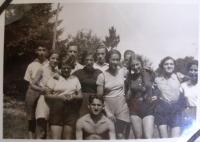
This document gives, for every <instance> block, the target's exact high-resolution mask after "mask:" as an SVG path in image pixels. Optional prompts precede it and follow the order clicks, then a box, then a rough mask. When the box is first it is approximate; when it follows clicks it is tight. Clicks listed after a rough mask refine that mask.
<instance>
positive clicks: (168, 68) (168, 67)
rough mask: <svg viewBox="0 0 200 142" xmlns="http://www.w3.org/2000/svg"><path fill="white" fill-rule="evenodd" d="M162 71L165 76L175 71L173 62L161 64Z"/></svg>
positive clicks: (168, 61) (170, 60)
mask: <svg viewBox="0 0 200 142" xmlns="http://www.w3.org/2000/svg"><path fill="white" fill-rule="evenodd" d="M163 69H164V71H165V73H166V74H172V73H173V72H174V69H175V64H174V61H173V60H172V59H168V60H166V61H165V62H164V64H163Z"/></svg>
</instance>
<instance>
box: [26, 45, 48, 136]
mask: <svg viewBox="0 0 200 142" xmlns="http://www.w3.org/2000/svg"><path fill="white" fill-rule="evenodd" d="M36 55H37V57H36V59H35V60H34V61H33V62H31V63H30V64H29V65H28V67H27V69H26V73H25V76H24V80H25V81H27V82H28V83H29V85H30V84H31V83H32V82H33V79H34V78H35V76H36V73H37V71H38V70H39V69H40V68H42V66H45V65H46V66H47V65H48V60H47V49H46V47H43V46H38V47H37V49H36ZM39 96H40V93H39V92H37V91H34V90H33V89H31V87H29V88H28V90H27V92H26V99H25V104H26V109H27V117H28V118H27V119H28V132H29V138H30V139H32V138H35V130H36V120H35V109H36V105H37V101H38V98H39Z"/></svg>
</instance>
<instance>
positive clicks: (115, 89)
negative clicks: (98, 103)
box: [97, 69, 124, 97]
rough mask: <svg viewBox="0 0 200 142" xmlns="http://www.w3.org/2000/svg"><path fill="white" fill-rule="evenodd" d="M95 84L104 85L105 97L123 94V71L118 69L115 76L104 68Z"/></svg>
mask: <svg viewBox="0 0 200 142" xmlns="http://www.w3.org/2000/svg"><path fill="white" fill-rule="evenodd" d="M97 85H102V86H104V90H105V91H104V95H105V97H116V96H118V95H124V71H123V70H121V69H119V70H118V73H117V75H116V76H113V75H112V74H110V73H109V72H108V70H106V71H105V72H103V73H101V74H100V75H99V76H98V79H97Z"/></svg>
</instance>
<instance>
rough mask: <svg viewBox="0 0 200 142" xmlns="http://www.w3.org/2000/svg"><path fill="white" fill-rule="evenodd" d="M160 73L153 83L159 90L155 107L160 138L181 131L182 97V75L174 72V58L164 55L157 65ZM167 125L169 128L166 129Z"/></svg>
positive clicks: (177, 133)
mask: <svg viewBox="0 0 200 142" xmlns="http://www.w3.org/2000/svg"><path fill="white" fill-rule="evenodd" d="M159 70H160V74H159V75H158V77H156V79H155V83H156V85H157V87H158V89H159V90H160V92H161V95H160V96H159V100H158V103H157V105H156V108H155V116H156V124H157V125H158V129H159V132H160V137H161V138H168V137H170V134H168V132H170V133H171V137H178V136H180V133H181V127H180V126H181V117H182V111H183V109H184V97H183V95H181V93H180V86H181V82H182V80H183V78H184V76H183V75H182V74H180V73H177V72H175V60H174V59H173V58H172V57H165V58H164V59H163V60H162V61H161V63H160V65H159ZM168 127H169V128H170V129H169V130H170V131H168Z"/></svg>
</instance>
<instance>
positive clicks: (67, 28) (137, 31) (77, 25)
mask: <svg viewBox="0 0 200 142" xmlns="http://www.w3.org/2000/svg"><path fill="white" fill-rule="evenodd" d="M61 5H62V6H63V9H62V11H61V12H60V13H59V19H62V20H63V22H62V23H61V25H60V28H63V29H64V32H63V35H62V37H61V38H64V37H66V36H67V35H68V34H71V35H75V34H76V33H77V31H79V30H85V31H87V30H92V33H93V34H96V35H97V36H98V37H100V38H101V39H102V40H103V39H104V38H105V36H106V35H108V29H109V28H110V27H111V26H114V27H115V28H116V31H117V34H119V35H120V43H119V44H118V46H117V49H118V50H120V51H121V53H122V54H123V52H124V51H125V50H127V49H131V50H133V51H134V52H135V53H137V54H141V55H144V56H146V57H147V58H148V59H149V60H150V61H151V62H152V63H153V68H157V66H158V64H159V62H160V60H161V59H162V58H164V57H166V56H172V57H173V58H175V59H177V58H181V57H182V58H184V57H185V56H193V57H195V58H196V59H197V56H198V5H195V4H181V3H178V4H177V3H176V4H175V3H174V4H173V3H65V4H63V3H62V4H61Z"/></svg>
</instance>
